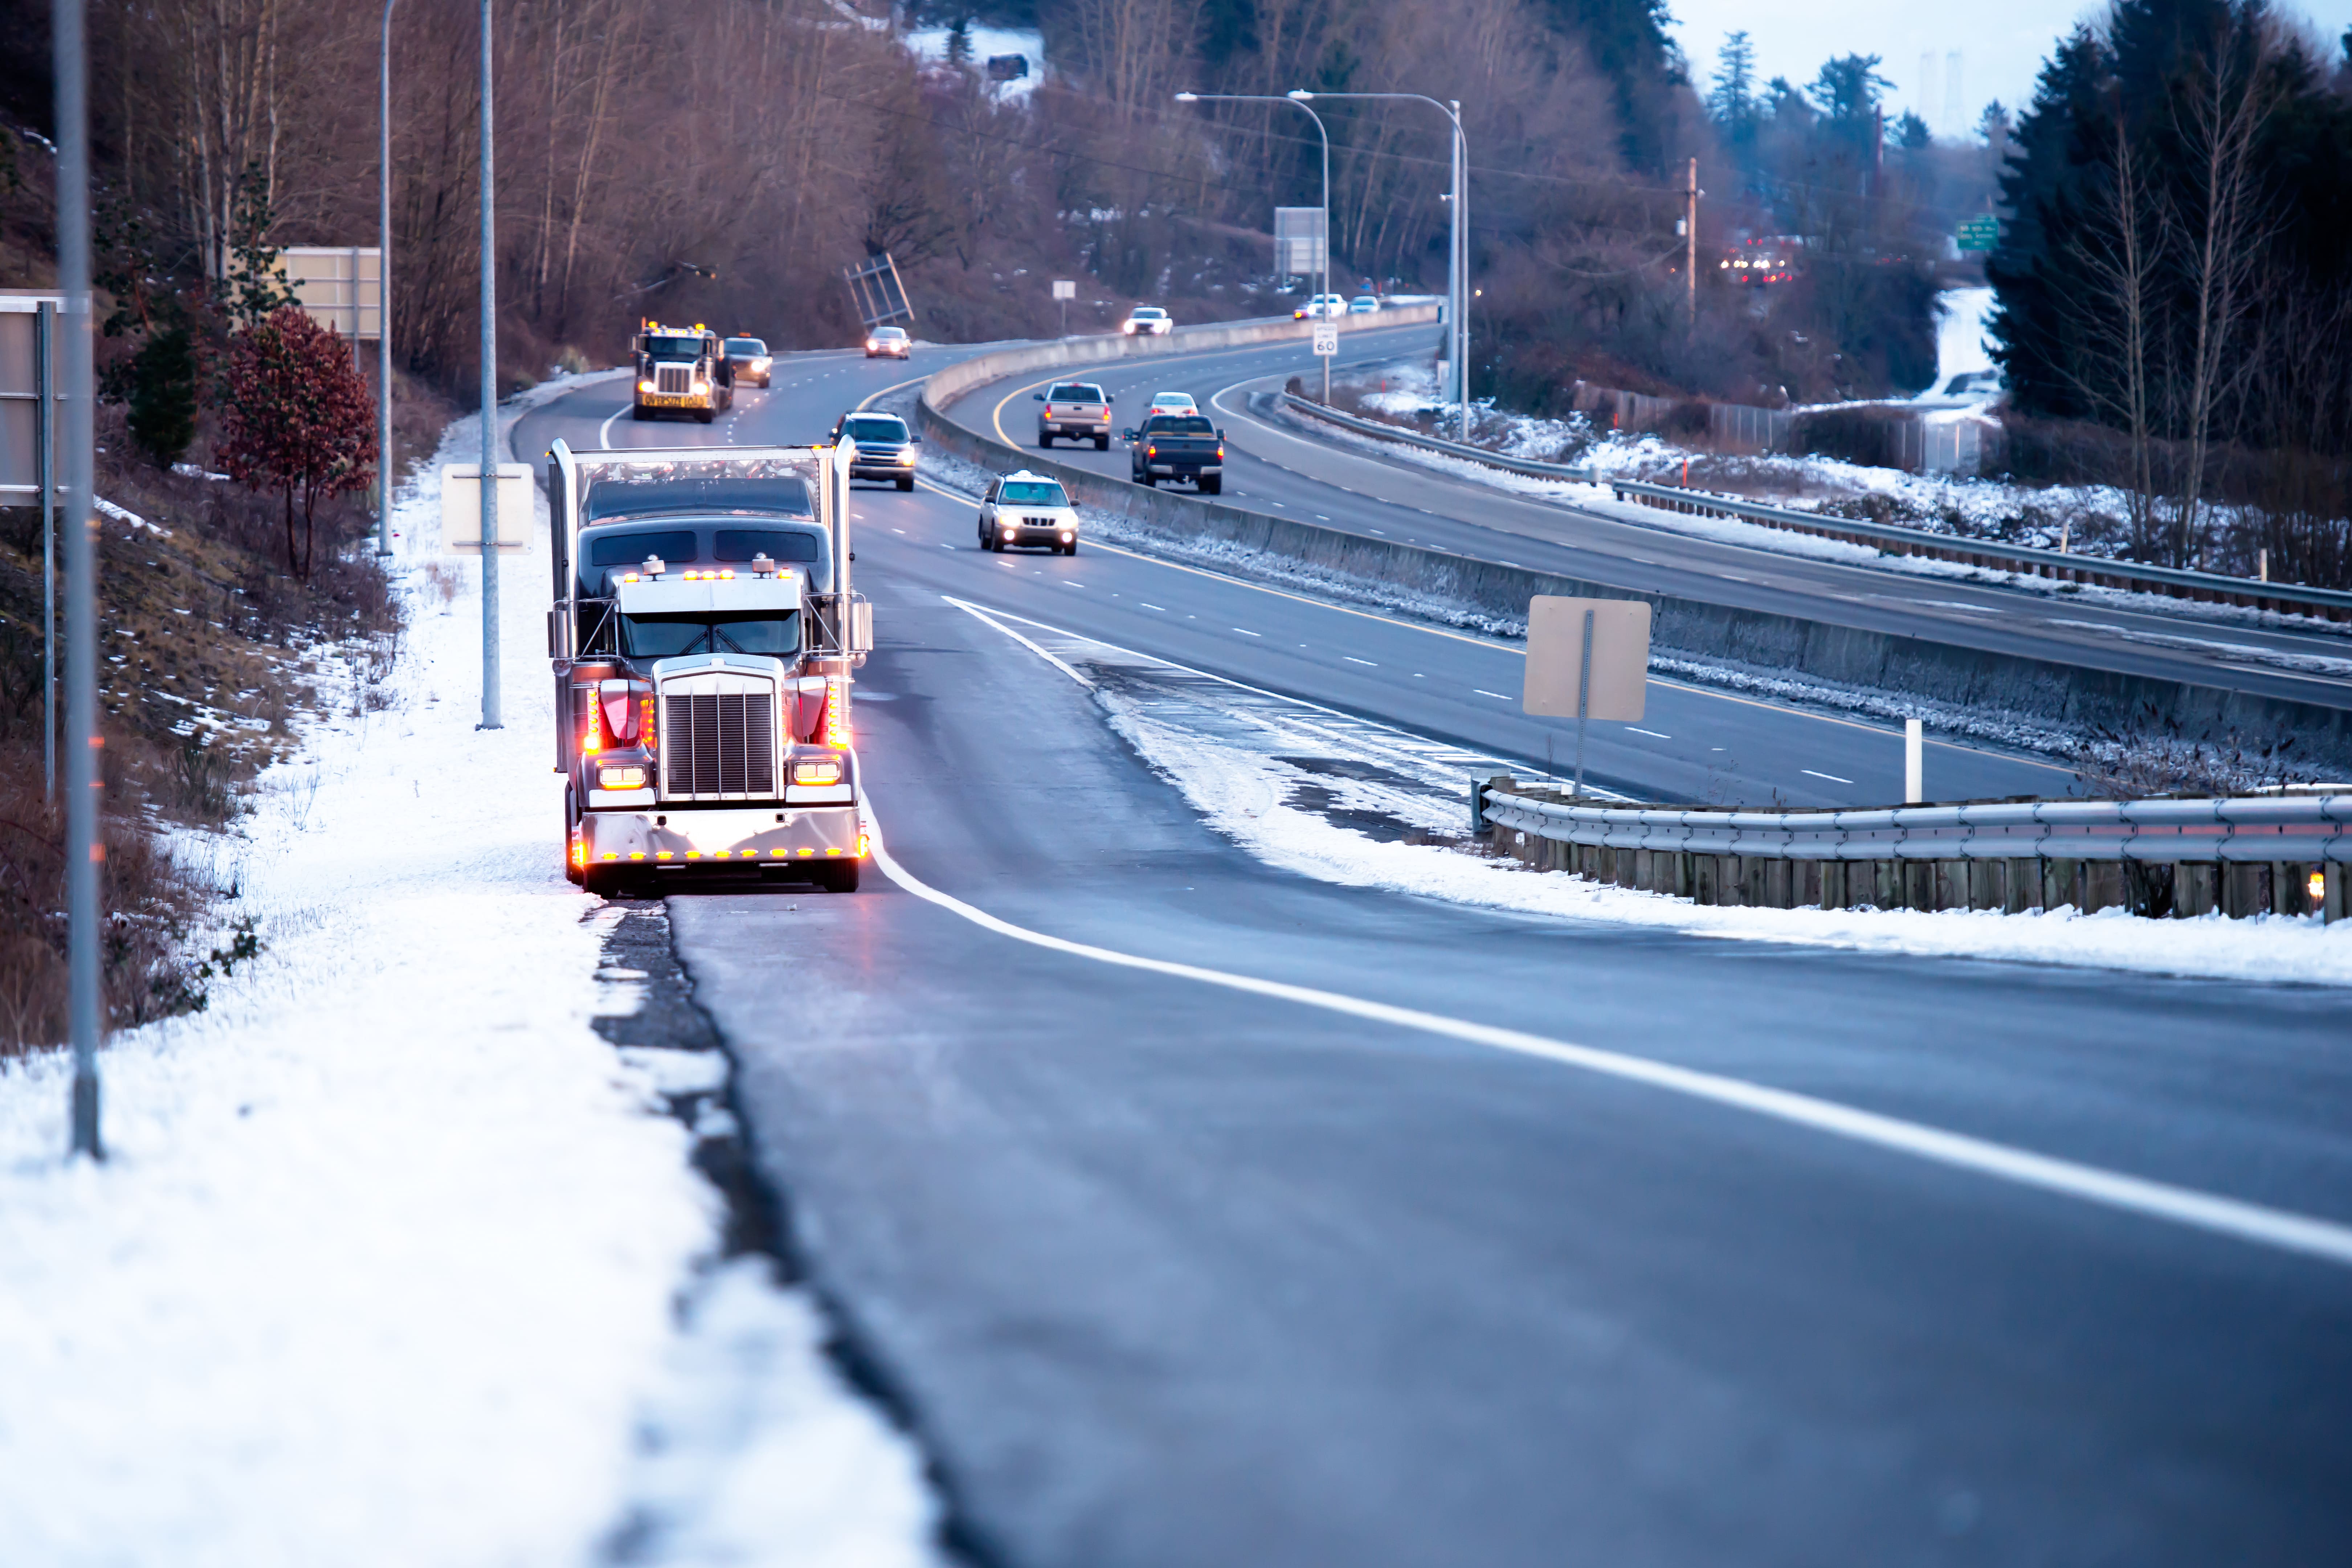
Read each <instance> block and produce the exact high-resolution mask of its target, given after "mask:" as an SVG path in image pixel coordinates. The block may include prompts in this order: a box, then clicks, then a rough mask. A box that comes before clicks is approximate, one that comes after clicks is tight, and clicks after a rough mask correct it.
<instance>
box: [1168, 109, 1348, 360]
mask: <svg viewBox="0 0 2352 1568" xmlns="http://www.w3.org/2000/svg"><path fill="white" fill-rule="evenodd" d="M1305 96H1308V95H1304V94H1300V93H1296V92H1293V93H1289V94H1286V95H1285V96H1282V97H1276V96H1275V95H1274V94H1272V93H1262V92H1180V93H1178V94H1177V95H1176V101H1177V102H1179V103H1286V104H1288V105H1290V106H1291V107H1292V108H1293V109H1296V110H1299V111H1300V112H1301V113H1303V114H1305V115H1306V116H1307V119H1309V120H1311V121H1315V134H1316V136H1317V137H1318V138H1319V139H1320V140H1321V142H1322V143H1323V208H1322V211H1323V247H1322V252H1321V255H1320V257H1319V258H1318V259H1319V260H1320V261H1321V263H1322V266H1321V267H1320V268H1319V269H1318V273H1319V281H1318V285H1317V288H1316V297H1317V299H1318V300H1328V299H1329V297H1330V294H1331V136H1330V133H1329V132H1327V131H1325V130H1324V129H1323V117H1322V116H1321V115H1319V114H1318V113H1316V112H1315V111H1314V110H1311V109H1309V108H1307V105H1306V104H1305V103H1304V102H1302V101H1300V100H1301V99H1302V98H1303V97H1305ZM1325 308H1326V309H1328V306H1326V307H1325ZM1323 401H1324V402H1325V403H1326V404H1327V405H1328V403H1329V402H1330V401H1331V361H1330V360H1329V358H1328V357H1326V358H1325V359H1324V361H1323Z"/></svg>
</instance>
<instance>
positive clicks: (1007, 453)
mask: <svg viewBox="0 0 2352 1568" xmlns="http://www.w3.org/2000/svg"><path fill="white" fill-rule="evenodd" d="M1421 309H1423V310H1428V309H1429V308H1428V307H1422V308H1421ZM1404 314H1405V312H1404V311H1402V310H1399V311H1394V312H1391V313H1389V315H1388V316H1387V317H1386V318H1385V319H1384V320H1382V319H1379V318H1374V320H1379V321H1380V324H1381V325H1387V326H1394V325H1397V324H1398V318H1400V317H1402V316H1403V315H1404ZM1356 330H1359V331H1360V330H1363V329H1361V328H1358V329H1356ZM1190 331H1191V334H1192V335H1190V336H1188V335H1187V333H1186V332H1184V331H1179V332H1177V333H1175V334H1173V335H1171V337H1169V338H1163V339H1155V340H1150V341H1149V342H1148V344H1139V343H1138V342H1136V341H1135V340H1132V339H1121V338H1084V339H1077V340H1075V341H1071V342H1056V343H1045V344H1039V345H1035V346H1034V347H1028V348H1020V349H1010V350H1005V351H1003V352H1001V353H992V354H982V355H980V356H979V357H977V358H975V359H971V360H967V361H965V362H964V363H961V364H959V365H951V366H950V367H949V368H948V369H946V370H944V371H941V372H940V374H938V375H936V376H934V377H932V378H931V380H930V381H929V383H927V384H926V385H925V387H924V390H923V395H922V398H921V400H920V402H919V404H918V405H917V407H916V418H917V422H918V424H919V426H920V428H921V429H922V431H923V434H924V437H925V439H926V440H928V441H930V442H933V443H935V444H936V445H937V446H938V447H940V448H941V449H942V450H945V451H947V452H949V453H950V454H951V455H953V456H955V457H958V458H962V459H964V460H965V461H967V462H971V463H976V464H978V465H980V466H982V467H983V468H992V469H996V470H1003V469H1008V468H1015V467H1019V468H1028V469H1030V470H1031V471H1033V472H1036V473H1045V474H1050V475H1052V476H1053V477H1054V478H1055V479H1059V480H1060V481H1061V482H1062V484H1063V486H1064V488H1065V489H1067V490H1068V491H1069V492H1070V494H1071V496H1072V497H1073V498H1074V499H1075V500H1076V501H1077V502H1078V503H1079V504H1080V505H1081V506H1089V507H1095V508H1098V509H1100V510H1104V511H1107V512H1110V513H1112V514H1113V515H1115V516H1118V517H1119V518H1121V519H1123V520H1124V521H1126V522H1127V523H1128V524H1129V526H1131V527H1133V528H1135V529H1136V530H1138V531H1139V532H1142V533H1144V534H1147V535H1150V536H1156V537H1158V538H1160V539H1162V540H1165V541H1166V542H1169V543H1170V544H1171V545H1174V546H1176V547H1178V548H1197V547H1198V546H1199V545H1200V544H1201V543H1202V542H1204V541H1211V542H1218V543H1222V544H1225V545H1228V546H1232V547H1234V548H1237V549H1240V550H1243V551H1249V552H1264V553H1265V554H1268V555H1273V556H1276V557H1279V558H1281V559H1282V560H1284V561H1286V562H1291V563H1297V564H1300V565H1303V566H1307V567H1311V568H1315V569H1318V570H1319V571H1322V572H1325V573H1328V574H1333V575H1336V576H1340V577H1346V578H1352V579H1356V580H1358V581H1360V582H1362V583H1364V584H1366V585H1367V587H1373V586H1379V587H1387V588H1401V589H1403V590H1406V591H1407V592H1410V593H1412V594H1415V595H1425V596H1428V597H1431V598H1434V599H1438V600H1442V601H1444V603H1446V604H1448V605H1454V606H1456V607H1458V608H1460V609H1462V610H1465V611H1467V612H1470V613H1471V614H1473V615H1476V616H1484V617H1487V618H1489V619H1492V620H1495V621H1497V622H1500V623H1503V624H1506V625H1516V624H1523V623H1524V622H1525V620H1526V618H1527V612H1528V600H1529V599H1531V598H1533V597H1534V596H1536V595H1539V594H1559V595H1569V596H1570V597H1592V598H1611V599H1646V600H1648V601H1649V603H1650V605H1651V606H1652V613H1653V619H1652V623H1651V637H1652V640H1653V642H1654V645H1655V646H1656V647H1658V648H1659V649H1660V651H1662V652H1664V653H1668V654H1670V655H1680V656H1685V657H1688V658H1695V659H1700V660H1708V659H1727V660H1733V661H1736V662H1738V663H1741V664H1748V665H1753V666H1757V667H1759V668H1765V669H1773V670H1785V671H1788V672H1790V673H1791V674H1795V675H1800V676H1806V677H1811V678H1812V679H1818V680H1822V681H1829V682H1834V683H1837V684H1840V685H1846V686H1858V687H1866V688H1871V689H1877V690H1883V691H1892V692H1898V693H1903V694H1906V695H1910V696H1916V697H1922V698H1927V699H1929V700H1934V701H1937V702H1944V703H1949V704H1951V705H1953V706H1954V707H1959V708H1969V709H1976V710H1985V711H1994V712H2000V711H2006V712H2011V713H2017V714H2021V715H2025V716H2028V717H2032V718H2038V719H2042V720H2046V721H2051V722H2053V723H2056V724H2063V725H2097V726H2101V727H2104V728H2107V729H2113V730H2123V731H2129V730H2135V729H2137V728H2138V727H2140V726H2141V725H2143V724H2145V723H2146V722H2147V720H2148V718H2149V717H2150V716H2151V715H2153V716H2154V718H2155V719H2156V721H2158V722H2159V723H2165V724H2171V725H2177V726H2178V728H2179V734H2180V735H2181V736H2182V737H2183V738H2184V739H2196V738H2198V737H2200V736H2205V735H2210V736H2211V737H2212V738H2213V739H2215V740H2217V741H2220V740H2223V739H2225V738H2227V737H2231V736H2234V737H2236V739H2237V741H2238V742H2239V743H2240V744H2242V745H2249V746H2252V747H2256V748H2260V747H2263V746H2270V745H2274V744H2276V743H2278V742H2282V741H2285V740H2290V739H2291V740H2293V742H2294V747H2293V749H2292V751H2290V752H2288V753H2287V756H2288V758H2289V759H2290V762H2291V763H2292V765H2294V766H2295V767H2298V768H2305V769H2318V770H2322V771H2326V772H2329V773H2336V774H2337V775H2339V776H2340V775H2341V774H2342V773H2352V709H2337V708H2323V707H2320V706H2318V705H2316V704H2314V703H2307V702H2298V701H2292V700H2285V699H2281V698H2275V697H2266V696H2263V695H2259V694H2256V693H2252V692H2245V691H2237V690H2232V689H2227V688H2223V687H2212V686H2202V685H2198V684H2195V683H2192V682H2189V681H2182V680H2174V679H2164V678H2161V677H2153V676H2143V675H2131V674H2126V673H2123V672H2120V671H2116V670H2103V669H2093V668H2084V667H2083V666H2079V665H2071V664H2065V663H2062V662H2059V661H2057V660H2054V659H2042V658H2031V657H2028V656H2025V655H2021V654H2011V653H1998V652H1991V651H1988V650H1986V649H1982V648H1974V647H1963V646H1960V645H1958V644H1954V643H1945V642H1938V641H1936V640H1933V639H1931V638H1928V637H1907V636H1904V635H1901V634H1898V633H1894V632H1884V631H1873V630H1866V629H1864V628H1861V627H1855V626H1836V625H1832V624H1831V623H1829V622H1825V621H1816V620H1811V619H1809V618H1807V617H1804V616H1792V615H1783V614H1780V613H1777V612H1773V611H1769V610H1756V609H1748V608H1744V607H1741V606H1738V605H1718V604H1713V603H1710V602H1708V601H1706V600H1703V599H1693V598H1686V597H1682V596H1678V595H1667V594H1643V593H1637V592H1635V591H1633V590H1632V589H1628V588H1625V587H1622V586H1620V585H1619V584H1613V583H1601V582H1593V581H1591V580H1588V579H1583V578H1574V577H1562V576H1557V575H1554V574H1551V573H1548V572H1537V571H1532V570H1529V569H1528V568H1526V567H1519V566H1506V565H1503V564H1502V563H1498V562H1493V561H1481V560H1477V559H1475V558H1474V557H1471V556H1466V555H1456V554H1453V553H1451V552H1446V551H1443V550H1433V549H1429V548H1427V547H1425V546H1422V545H1413V544H1404V543H1400V542H1394V541H1391V540H1386V539H1376V538H1372V537H1370V536H1369V535H1363V534H1355V533H1349V532H1347V531H1344V530H1341V529H1337V528H1328V527H1324V526H1321V525H1318V524H1316V523H1311V522H1302V521H1296V520H1294V519H1291V518H1284V517H1271V516H1268V515H1266V514H1265V513H1262V512H1255V511H1245V510H1242V509H1241V508H1239V507H1236V506H1232V505H1229V504H1227V503H1225V502H1223V501H1218V500H1203V499H1202V498H1199V497H1196V496H1192V495H1181V494H1177V493H1174V492H1171V491H1169V490H1163V489H1146V488H1145V487H1143V486H1141V485H1138V484H1132V483H1129V481H1128V480H1126V479H1113V478H1110V477H1108V476H1106V475H1102V474H1097V473H1094V472H1092V471H1091V470H1089V469H1086V468H1077V467H1075V466H1073V465H1071V464H1067V463H1062V462H1057V461H1055V459H1054V458H1052V457H1050V456H1049V455H1047V454H1045V453H1043V452H1035V451H1030V450H1027V449H1025V448H1019V447H1010V446H1007V445H1005V444H1004V443H1003V442H1001V441H999V440H997V439H996V437H994V436H993V435H992V434H987V433H983V432H981V431H977V430H971V429H967V428H966V427H964V426H961V425H958V424H957V423H956V422H955V421H953V420H951V419H950V418H948V417H947V416H945V415H944V414H942V413H941V412H940V405H941V404H942V403H945V402H948V401H950V400H952V399H953V398H955V397H956V396H958V395H961V393H962V392H964V391H966V390H968V389H969V388H971V387H973V386H977V385H980V384H983V383H985V382H989V381H993V380H997V379H1000V378H1003V377H1006V376H1010V375H1014V374H1019V373H1020V372H1022V371H1025V370H1040V369H1058V368H1061V367H1062V366H1064V365H1078V364H1091V363H1103V362H1105V361H1108V360H1115V359H1123V358H1129V357H1136V356H1138V355H1141V354H1150V353H1195V352H1198V351H1199V350H1201V349H1204V348H1223V347H1232V346H1238V345H1241V344H1244V343H1252V342H1276V341H1280V340H1281V339H1284V338H1289V337H1299V336H1303V335H1305V331H1306V323H1305V322H1289V321H1282V322H1271V323H1265V324H1260V325H1254V326H1244V327H1203V328H1194V329H1191V330H1190Z"/></svg>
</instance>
